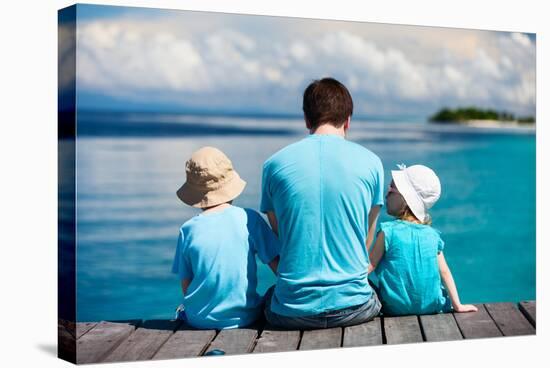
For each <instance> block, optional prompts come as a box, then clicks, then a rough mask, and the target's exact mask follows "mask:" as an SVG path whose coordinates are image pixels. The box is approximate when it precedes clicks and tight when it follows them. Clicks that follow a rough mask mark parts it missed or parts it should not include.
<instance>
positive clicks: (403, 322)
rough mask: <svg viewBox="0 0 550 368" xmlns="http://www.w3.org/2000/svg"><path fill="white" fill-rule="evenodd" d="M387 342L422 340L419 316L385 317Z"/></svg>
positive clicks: (402, 342)
mask: <svg viewBox="0 0 550 368" xmlns="http://www.w3.org/2000/svg"><path fill="white" fill-rule="evenodd" d="M383 323H384V332H385V334H386V343H387V344H404V343H411V342H422V341H423V339H422V332H421V331H420V325H419V323H418V317H417V316H402V317H384V320H383Z"/></svg>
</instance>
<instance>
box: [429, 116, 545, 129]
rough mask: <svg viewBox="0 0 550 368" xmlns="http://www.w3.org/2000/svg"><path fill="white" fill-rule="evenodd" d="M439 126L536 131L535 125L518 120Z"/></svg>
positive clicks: (473, 120)
mask: <svg viewBox="0 0 550 368" xmlns="http://www.w3.org/2000/svg"><path fill="white" fill-rule="evenodd" d="M434 123H435V124H438V125H459V126H460V125H462V126H467V127H472V128H487V129H503V128H504V129H521V130H535V129H536V124H535V123H520V122H519V121H517V120H513V121H503V120H476V119H472V120H464V121H435V122H434Z"/></svg>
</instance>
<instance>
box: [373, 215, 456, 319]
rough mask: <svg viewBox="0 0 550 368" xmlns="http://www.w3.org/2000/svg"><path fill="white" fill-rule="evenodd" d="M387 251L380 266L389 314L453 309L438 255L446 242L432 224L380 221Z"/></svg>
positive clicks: (378, 272)
mask: <svg viewBox="0 0 550 368" xmlns="http://www.w3.org/2000/svg"><path fill="white" fill-rule="evenodd" d="M380 231H383V232H384V237H385V244H384V247H385V253H384V256H383V257H382V259H381V260H380V263H379V264H378V266H377V267H376V276H377V277H378V280H379V293H378V297H379V298H380V301H381V303H382V311H383V313H384V314H388V315H405V314H431V313H438V312H447V311H449V310H450V300H449V298H448V296H447V293H446V291H445V290H444V289H443V286H442V283H441V277H440V275H439V265H438V261H437V255H438V254H439V252H441V251H442V250H443V246H444V242H443V240H442V239H441V236H440V233H439V231H437V230H435V229H434V228H432V227H431V226H428V225H422V224H416V223H413V222H410V221H402V220H395V221H388V222H383V223H381V224H380Z"/></svg>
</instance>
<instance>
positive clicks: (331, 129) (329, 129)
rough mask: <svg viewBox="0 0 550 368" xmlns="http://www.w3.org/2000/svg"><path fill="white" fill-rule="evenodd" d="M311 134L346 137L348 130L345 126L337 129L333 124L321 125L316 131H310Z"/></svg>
mask: <svg viewBox="0 0 550 368" xmlns="http://www.w3.org/2000/svg"><path fill="white" fill-rule="evenodd" d="M309 134H319V135H339V136H341V137H345V136H346V130H345V129H344V126H343V125H342V126H341V127H340V128H336V127H335V126H334V125H332V124H323V125H319V126H318V127H317V128H316V129H310V131H309Z"/></svg>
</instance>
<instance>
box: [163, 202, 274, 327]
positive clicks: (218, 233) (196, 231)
mask: <svg viewBox="0 0 550 368" xmlns="http://www.w3.org/2000/svg"><path fill="white" fill-rule="evenodd" d="M256 254H257V255H258V257H259V258H260V260H261V261H262V262H263V263H269V262H270V261H272V260H273V259H274V258H275V257H276V256H277V255H278V254H279V241H278V240H277V237H276V236H275V234H274V233H273V231H272V230H271V228H270V227H269V226H268V225H267V223H266V222H265V221H264V219H263V218H262V217H261V216H260V214H259V213H258V212H256V211H254V210H251V209H243V208H239V207H236V206H230V207H228V208H226V209H224V210H222V211H220V212H212V213H206V214H199V215H197V216H195V217H193V218H191V219H190V220H189V221H187V222H186V223H185V224H183V226H182V227H181V229H180V234H179V239H178V245H177V249H176V254H175V257H174V263H173V265H172V272H173V273H176V274H178V275H179V278H180V279H190V280H191V283H190V284H189V287H188V289H187V293H185V295H184V297H183V304H184V306H185V315H186V318H187V321H188V322H189V324H190V325H191V326H194V327H197V328H216V329H220V328H236V327H242V326H246V325H248V324H250V323H252V322H254V321H255V320H256V319H257V318H258V317H259V316H260V314H261V313H262V298H261V297H260V295H258V293H257V292H256V285H257V283H258V280H257V275H256V258H255V255H256Z"/></svg>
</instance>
